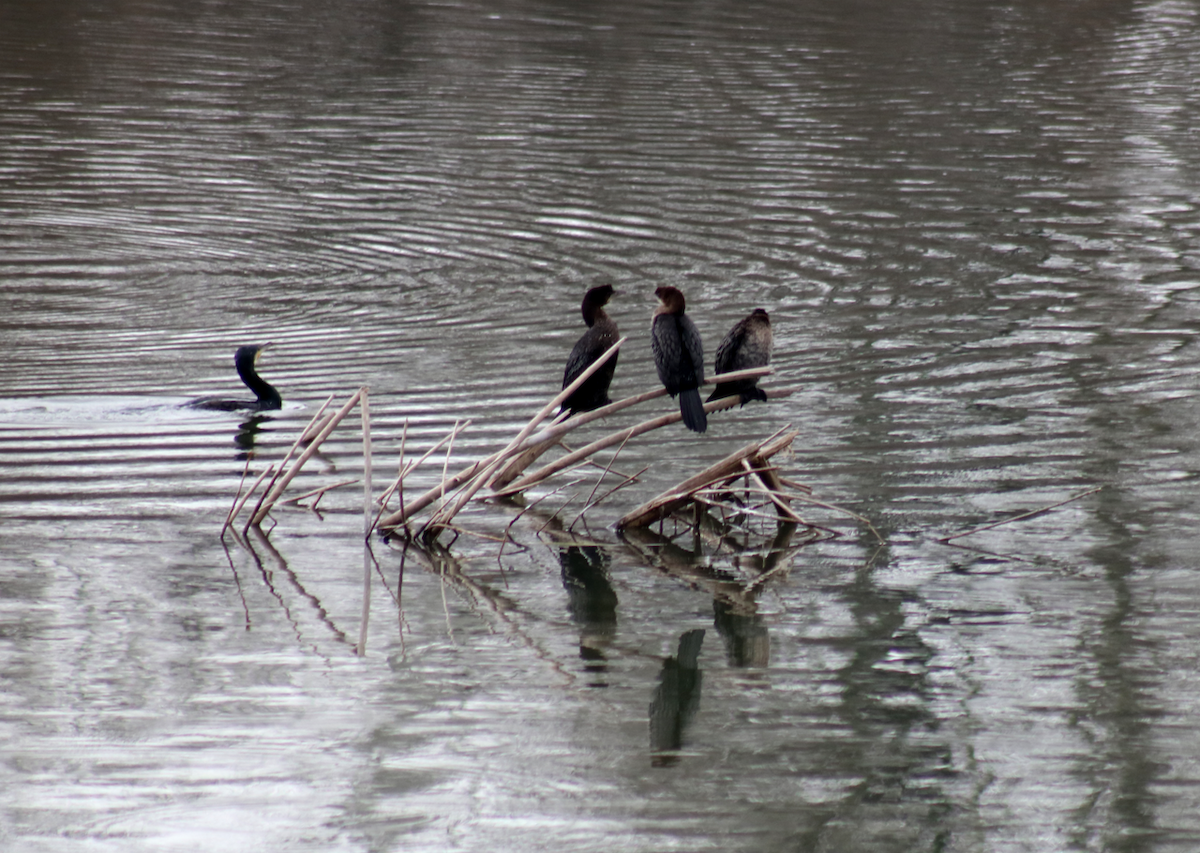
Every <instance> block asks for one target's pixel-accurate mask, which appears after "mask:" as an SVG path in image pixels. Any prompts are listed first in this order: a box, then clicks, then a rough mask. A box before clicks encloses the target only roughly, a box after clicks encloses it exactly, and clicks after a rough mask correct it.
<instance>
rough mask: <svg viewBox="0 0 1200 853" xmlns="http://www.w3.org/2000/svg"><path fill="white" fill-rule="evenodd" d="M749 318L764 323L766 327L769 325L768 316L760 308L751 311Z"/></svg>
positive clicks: (769, 319)
mask: <svg viewBox="0 0 1200 853" xmlns="http://www.w3.org/2000/svg"><path fill="white" fill-rule="evenodd" d="M750 316H751V317H753V318H754V319H755V320H761V321H762V322H764V323H766V324H767V325H768V326H769V325H771V318H770V316H768V314H767V312H766V311H764V310H763V309H761V308H755V309H754V310H753V311H751V312H750Z"/></svg>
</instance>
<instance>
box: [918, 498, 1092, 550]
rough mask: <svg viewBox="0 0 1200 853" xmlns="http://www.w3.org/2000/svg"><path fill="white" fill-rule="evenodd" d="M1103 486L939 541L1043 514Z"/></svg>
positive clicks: (957, 537) (946, 540)
mask: <svg viewBox="0 0 1200 853" xmlns="http://www.w3.org/2000/svg"><path fill="white" fill-rule="evenodd" d="M1103 488H1104V486H1096V487H1094V488H1091V489H1088V490H1087V491H1086V492H1080V493H1079V494H1077V495H1071V496H1070V497H1069V498H1065V499H1064V500H1061V501H1058V502H1056V503H1052V504H1047V505H1046V506H1043V507H1039V508H1038V509H1031V510H1029V512H1023V513H1021V514H1020V515H1014V516H1012V517H1011V518H1005V519H1001V520H1000V521H994V522H992V523H991V524H985V525H983V527H976V528H974V529H973V530H967V531H964V532H963V533H955V534H954V535H953V536H943V537H942V538H940V539H938V541H939V542H949V541H950V540H951V539H959V538H961V537H963V536H970V535H971V534H973V533H982V532H983V531H985V530H991V529H992V528H993V527H999V526H1000V525H1002V524H1009V523H1011V522H1013V521H1021V520H1022V519H1025V518H1032V517H1033V516H1035V515H1041V514H1042V513H1043V512H1048V511H1049V510H1052V509H1057V508H1058V507H1060V506H1063V505H1064V504H1069V503H1071V502H1072V501H1077V500H1079V499H1080V498H1086V497H1087V496H1088V495H1094V494H1095V493H1096V492H1098V491H1100V490H1101V489H1103Z"/></svg>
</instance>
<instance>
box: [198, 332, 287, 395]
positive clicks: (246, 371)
mask: <svg viewBox="0 0 1200 853" xmlns="http://www.w3.org/2000/svg"><path fill="white" fill-rule="evenodd" d="M270 345H271V344H270V343H269V342H268V343H265V344H263V345H262V346H244V347H238V350H237V352H236V353H234V355H233V366H234V367H236V368H237V372H238V376H240V377H241V378H242V381H243V382H245V383H246V387H247V388H249V389H250V390H251V391H253V392H254V395H255V396H256V397H257V398H258V399H256V400H222V399H220V398H218V397H205V398H203V399H201V400H194V401H192V402H191V403H188V406H190V407H191V408H194V409H215V410H217V411H221V412H234V411H238V410H240V409H250V410H253V411H260V412H261V411H268V410H271V409H278V408H281V407H282V406H283V399H282V398H281V397H280V396H279V392H278V391H276V390H275V389H274V388H273V387H272V386H271V384H270V383H268V382H267V381H266V380H265V379H263V378H262V377H261V376H259V375H258V373H257V372H256V371H255V369H254V364H255V362H256V361H258V356H259V354H260V353H261V352H262V351H263V350H265V349H266V348H267V347H269V346H270Z"/></svg>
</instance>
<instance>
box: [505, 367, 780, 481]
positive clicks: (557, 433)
mask: <svg viewBox="0 0 1200 853" xmlns="http://www.w3.org/2000/svg"><path fill="white" fill-rule="evenodd" d="M773 372H774V368H772V367H751V368H747V369H746V370H735V371H732V372H730V373H723V374H721V375H720V376H715V377H712V378H711V379H706V380H705V382H704V384H705V385H709V384H711V383H713V382H716V381H721V382H724V381H736V380H738V379H751V378H754V377H759V376H766V375H768V374H770V373H773ZM768 393H769V392H768ZM788 393H789V394H790V393H791V392H790V391H789V392H788ZM666 394H667V391H666V389H665V388H655V389H653V390H650V391H643V392H642V393H640V394H634V395H633V396H632V397H626V398H624V399H623V400H617V401H616V402H615V403H609V404H608V405H607V406H601V407H600V408H599V409H593V410H592V411H590V412H583V413H582V414H578V415H573V416H572V417H571V418H570V419H568V420H565V421H563V422H561V423H558V424H555V425H554V426H552V427H549V428H548V429H545V430H543V431H542V432H540V433H538V434H537V435H534V436H532V437H531V438H530V441H531V442H533V446H531V447H528V448H525V449H523V450H522V451H521V452H520V454H519V455H518V456H516V457H514V458H513V459H511V460H510V461H509V462H508V463H507V464H506V465H504V467H502V468H501V469H500V470H499V471H498V472H497V473H496V474H495V475H494V476H493V477H492V479H491V481H490V482H489V483H488V486H489V487H490V488H491V489H493V490H495V491H497V492H499V491H502V490H503V489H504V487H505V486H507V485H508V484H509V483H511V482H512V481H513V480H515V479H516V478H517V477H519V476H520V475H521V472H522V471H524V470H525V469H526V468H528V467H529V466H530V465H532V464H533V463H534V462H535V461H536V460H537V458H538V457H539V456H541V455H542V454H543V453H545V452H546V451H547V450H549V449H550V448H551V447H553V446H554V445H555V444H557V443H558V440H559V439H560V438H562V437H563V436H564V435H566V434H567V433H568V432H570V431H571V430H573V429H576V428H578V427H581V426H584V425H585V424H588V423H591V422H592V421H594V420H599V419H600V418H604V417H607V416H608V415H611V414H614V413H615V412H619V411H621V410H622V409H627V408H629V407H630V406H636V405H638V404H639V403H645V402H646V401H647V400H654V399H656V398H658V397H665V396H666ZM782 396H786V394H785V395H782ZM726 408H732V405H730V406H727V407H726Z"/></svg>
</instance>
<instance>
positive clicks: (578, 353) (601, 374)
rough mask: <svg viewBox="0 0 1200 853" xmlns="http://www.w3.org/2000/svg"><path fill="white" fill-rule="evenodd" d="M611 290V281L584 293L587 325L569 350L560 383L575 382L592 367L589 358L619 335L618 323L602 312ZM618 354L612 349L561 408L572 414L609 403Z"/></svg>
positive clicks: (585, 321) (615, 339) (564, 384)
mask: <svg viewBox="0 0 1200 853" xmlns="http://www.w3.org/2000/svg"><path fill="white" fill-rule="evenodd" d="M614 293H616V291H615V290H613V287H612V285H611V284H602V285H600V286H599V287H593V288H592V289H591V290H589V291H588V292H587V293H586V294H585V295H584V297H583V305H582V306H581V307H580V311H581V312H582V313H583V322H584V323H586V324H587V327H588V329H587V331H586V332H584V333H583V335H582V336H581V337H580V338H579V340H578V341H576V342H575V346H574V347H573V348H572V349H571V354H570V355H569V356H568V357H567V369H566V370H565V371H563V384H562V387H564V388H566V387H567V386H568V385H570V384H571V383H572V382H574V381H575V379H576V378H577V377H578V376H579V374H581V373H583V371H585V370H587V369H588V368H589V367H591V365H592V362H594V361H595V360H596V359H598V358H600V356H602V355H604V353H605V351H606V350H608V348H609V347H611V346H612V345H613V344H615V343H616V342H617V339H618V338H619V337H620V333H619V332H618V331H617V324H616V323H615V322H613V320H612V319H611V318H610V317H609V316H608V314H606V313H605V312H604V306H605V305H606V304H607V303H608V300H609V299H610V298H611V297H612V295H613V294H614ZM618 355H620V353H619V352H618V353H613V357H612V358H610V359H609V360H608V362H607V363H606V364H605V365H604V366H603V367H601V368H600V369H599V370H597V371H596V372H595V373H593V374H592V375H591V376H589V377H588V379H587V381H586V382H584V383H583V384H582V385H580V386H579V387H578V388H576V389H575V393H573V394H572V395H571V396H570V397H568V398H567V399H566V400H564V401H563V404H562V411H564V412H566V411H569V412H570V413H571V414H573V415H574V414H576V413H578V412H590V411H592V409H598V408H600V407H601V406H607V405H608V404H609V403H611V402H612V400H610V399H608V385H609V383H610V382H612V378H613V372H614V371H616V369H617V356H618Z"/></svg>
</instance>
